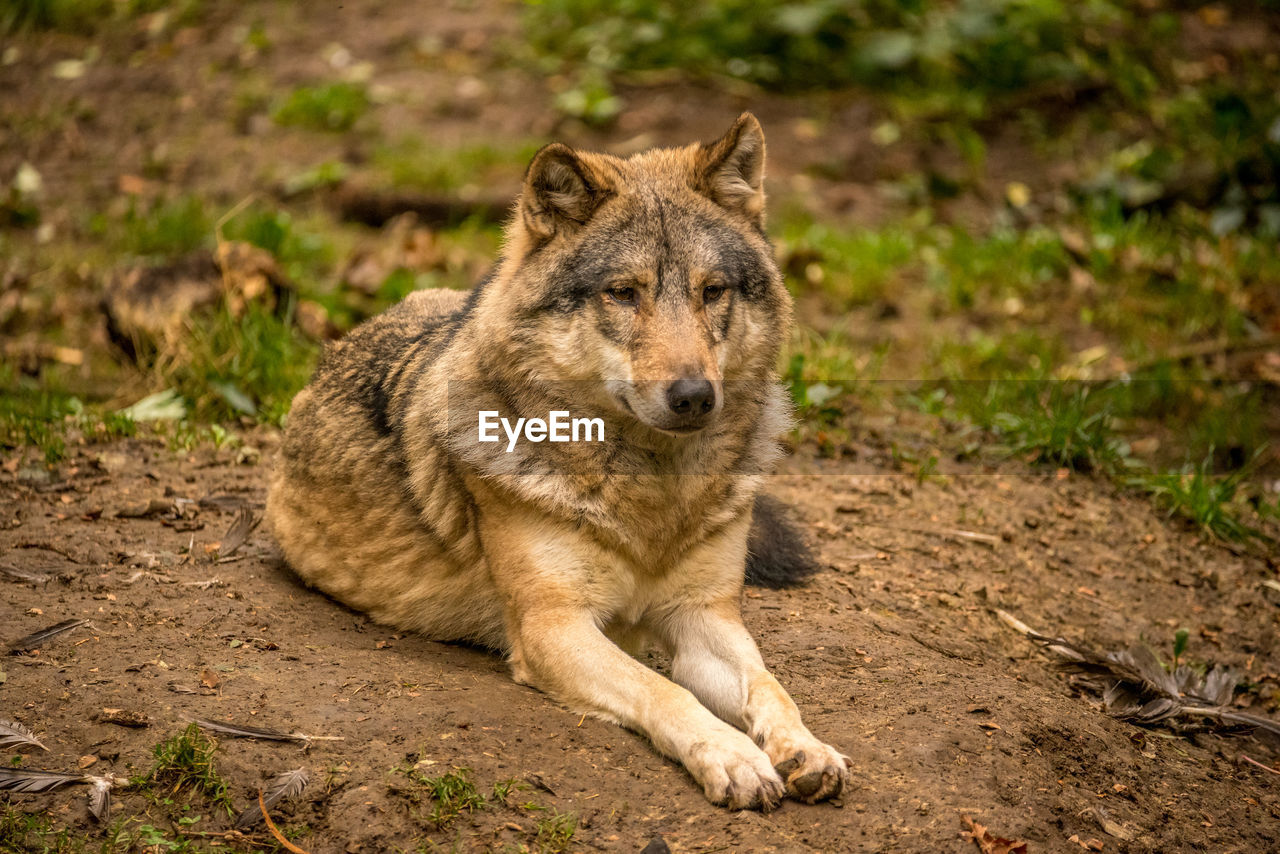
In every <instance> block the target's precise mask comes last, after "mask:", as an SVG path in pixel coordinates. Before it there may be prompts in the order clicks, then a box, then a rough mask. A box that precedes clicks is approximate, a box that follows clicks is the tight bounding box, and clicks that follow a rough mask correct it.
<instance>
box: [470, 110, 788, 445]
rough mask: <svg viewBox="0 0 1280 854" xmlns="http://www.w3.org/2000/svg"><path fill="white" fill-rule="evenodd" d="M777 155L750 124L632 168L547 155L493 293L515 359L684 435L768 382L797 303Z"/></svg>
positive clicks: (531, 174) (520, 206) (533, 174)
mask: <svg viewBox="0 0 1280 854" xmlns="http://www.w3.org/2000/svg"><path fill="white" fill-rule="evenodd" d="M764 157H765V145H764V133H763V132H762V131H761V129H760V123H759V122H758V121H757V120H756V118H755V117H754V116H752V115H751V114H749V113H746V114H743V115H742V116H741V117H740V118H739V119H738V120H737V121H736V122H735V123H734V125H733V127H732V128H730V129H729V132H728V133H726V134H725V135H724V136H723V137H722V138H720V139H719V140H717V141H715V142H713V143H707V144H695V145H690V146H687V147H684V148H678V149H656V150H652V151H647V152H643V153H641V154H636V155H634V156H631V157H628V158H625V159H623V158H619V157H614V156H610V155H605V154H595V153H587V152H578V151H574V150H572V149H570V148H569V147H567V146H565V145H561V144H558V143H557V144H552V145H548V146H547V147H545V148H543V149H542V150H541V151H539V152H538V154H537V155H536V156H535V157H534V159H533V162H532V163H531V164H530V166H529V169H528V172H527V174H526V175H525V182H524V190H523V193H522V194H521V197H520V200H519V202H518V203H517V208H516V211H515V214H514V216H513V217H512V221H511V223H510V224H509V226H508V229H507V247H506V251H505V253H504V262H503V267H502V269H501V270H500V271H499V275H498V276H497V277H496V280H495V282H494V285H495V286H496V288H497V289H499V290H500V291H501V292H502V294H501V302H502V304H503V305H505V306H507V307H508V310H507V311H505V312H504V313H505V314H506V317H505V318H504V321H505V322H506V323H509V324H511V325H513V326H514V327H515V330H516V332H515V336H514V340H513V341H512V343H513V346H514V352H513V353H511V354H510V355H511V356H514V357H516V358H518V359H519V360H520V361H521V367H522V369H524V370H525V371H526V372H527V374H528V375H530V376H534V377H542V378H550V379H554V380H557V381H571V382H575V383H581V384H582V386H581V387H582V389H583V394H584V395H585V396H587V397H589V398H592V402H593V403H595V404H597V405H604V406H608V407H612V408H614V409H616V410H618V411H620V412H622V413H625V414H627V415H630V416H632V417H634V418H636V419H638V420H639V421H641V422H642V423H644V424H646V425H648V426H649V427H652V428H654V429H656V430H660V431H662V432H665V433H670V434H679V433H692V432H696V431H699V430H701V429H703V428H704V427H707V426H708V425H710V424H712V423H713V422H714V421H715V420H716V419H717V418H718V417H719V416H720V413H721V411H722V409H723V408H724V407H725V406H726V405H728V406H733V405H734V403H735V400H734V399H733V396H734V395H735V394H737V393H738V392H737V391H735V389H741V388H742V387H743V386H744V384H745V385H753V384H760V383H763V382H766V381H767V380H768V379H769V378H770V377H771V376H772V371H773V368H774V364H775V362H776V360H777V355H778V350H779V347H780V346H781V342H782V337H783V335H784V333H785V331H786V329H787V328H788V325H789V323H790V316H791V299H790V296H789V295H788V293H787V291H786V288H785V287H784V286H783V283H782V276H781V274H780V273H779V271H778V267H777V264H776V263H775V262H774V258H773V252H772V248H771V246H770V245H769V241H768V239H767V238H766V236H765V233H764V187H763V182H764ZM506 336H510V332H509V331H508V332H507V333H506ZM506 336H504V337H506ZM726 398H727V399H726ZM583 402H584V403H585V402H586V401H585V400H584V401H583Z"/></svg>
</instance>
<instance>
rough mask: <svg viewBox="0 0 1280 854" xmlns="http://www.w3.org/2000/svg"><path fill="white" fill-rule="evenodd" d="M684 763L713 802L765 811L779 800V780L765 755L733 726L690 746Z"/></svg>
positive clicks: (781, 792) (780, 793) (734, 807)
mask: <svg viewBox="0 0 1280 854" xmlns="http://www.w3.org/2000/svg"><path fill="white" fill-rule="evenodd" d="M692 754H693V755H692V756H691V757H690V758H689V759H688V761H686V763H685V765H686V767H688V769H689V772H690V773H691V774H693V776H694V779H696V780H697V781H698V782H699V783H701V784H702V790H703V791H704V792H706V795H707V797H708V798H709V799H710V800H711V802H712V803H713V804H719V805H720V806H727V807H729V809H734V810H744V809H760V810H764V811H765V812H768V811H769V810H771V809H773V808H774V807H776V806H777V805H778V804H779V803H781V801H782V795H783V791H784V789H783V783H782V778H781V777H779V776H778V772H776V771H774V770H773V765H772V764H771V763H770V762H769V757H768V756H767V755H766V754H765V752H764V751H763V750H761V749H760V748H758V747H756V746H755V744H754V743H753V742H752V741H751V739H749V738H747V737H746V736H745V735H743V734H742V733H740V732H737V731H736V730H735V731H733V732H732V733H725V734H723V735H721V736H718V737H717V738H716V739H715V740H714V741H705V742H701V743H699V744H698V745H697V746H695V747H694V749H693V751H692Z"/></svg>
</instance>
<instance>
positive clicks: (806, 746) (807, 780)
mask: <svg viewBox="0 0 1280 854" xmlns="http://www.w3.org/2000/svg"><path fill="white" fill-rule="evenodd" d="M770 753H771V754H772V755H774V756H776V757H778V762H777V764H776V765H775V766H774V769H775V770H776V771H777V772H778V773H779V774H780V775H782V778H783V779H784V780H786V786H787V797H789V798H794V799H795V800H799V801H804V802H805V803H807V804H813V803H817V802H818V801H825V800H826V799H827V798H834V797H837V796H838V795H839V794H840V793H841V792H843V791H844V789H845V787H846V786H848V785H850V783H849V766H850V765H852V764H853V763H852V761H851V760H850V759H849V757H847V756H845V755H844V754H842V753H841V752H840V751H838V750H836V749H835V748H834V747H832V746H831V745H829V744H823V743H822V742H820V741H818V740H817V739H813V740H811V741H807V742H805V743H803V744H797V743H796V742H791V743H789V744H788V745H787V746H785V747H781V746H779V748H778V749H776V750H772V751H770Z"/></svg>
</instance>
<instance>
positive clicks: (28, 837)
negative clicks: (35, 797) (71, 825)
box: [0, 804, 85, 854]
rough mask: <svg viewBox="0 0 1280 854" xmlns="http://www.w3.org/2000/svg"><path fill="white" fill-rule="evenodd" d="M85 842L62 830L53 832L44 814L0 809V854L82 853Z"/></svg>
mask: <svg viewBox="0 0 1280 854" xmlns="http://www.w3.org/2000/svg"><path fill="white" fill-rule="evenodd" d="M84 850H85V847H84V841H83V840H76V839H74V838H73V837H72V836H71V832H70V831H69V830H66V829H65V828H64V829H62V830H55V829H54V826H53V822H52V820H51V819H50V818H49V817H48V816H47V815H45V814H44V813H43V812H36V813H29V812H23V811H22V810H20V809H18V808H17V807H15V806H11V805H9V804H5V805H4V806H3V807H0V854H32V852H42V854H44V852H47V854H82V852H83V851H84Z"/></svg>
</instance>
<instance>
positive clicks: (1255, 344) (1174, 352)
mask: <svg viewBox="0 0 1280 854" xmlns="http://www.w3.org/2000/svg"><path fill="white" fill-rule="evenodd" d="M1274 348H1280V335H1264V336H1263V337H1261V338H1251V339H1249V340H1247V341H1223V340H1221V339H1219V340H1217V341H1196V342H1195V343H1192V344H1187V345H1185V346H1182V347H1174V348H1172V349H1170V350H1167V351H1165V352H1164V353H1161V354H1159V355H1157V356H1155V357H1153V358H1151V359H1147V360H1146V361H1143V362H1138V363H1136V364H1134V365H1133V366H1132V367H1130V368H1129V369H1128V373H1129V374H1138V373H1141V372H1143V371H1146V370H1150V369H1151V368H1154V367H1155V366H1156V365H1160V364H1163V363H1164V362H1189V361H1191V360H1192V359H1204V358H1207V357H1209V356H1226V355H1229V354H1231V353H1251V352H1253V351H1255V350H1271V349H1274Z"/></svg>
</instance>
